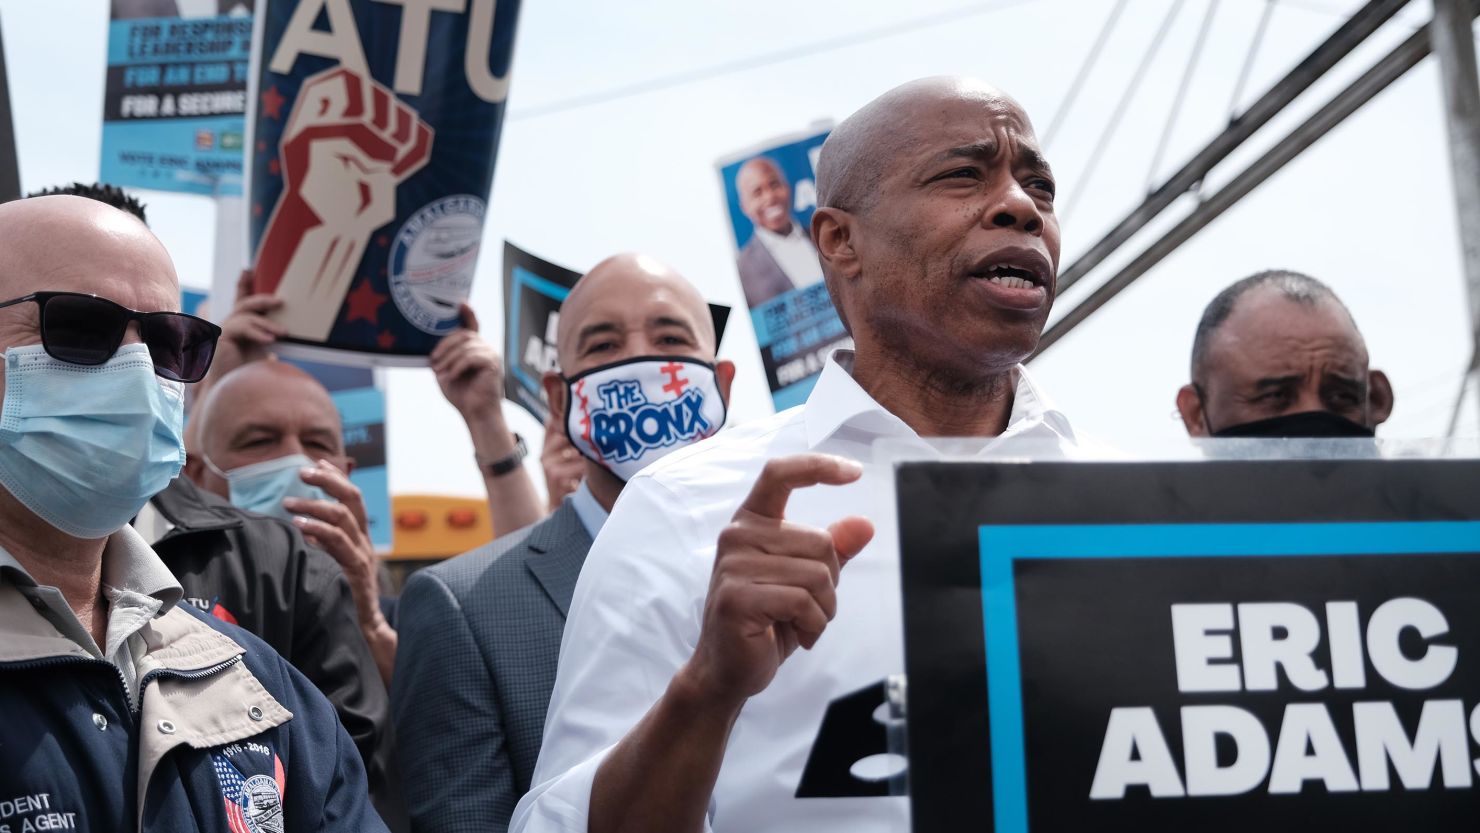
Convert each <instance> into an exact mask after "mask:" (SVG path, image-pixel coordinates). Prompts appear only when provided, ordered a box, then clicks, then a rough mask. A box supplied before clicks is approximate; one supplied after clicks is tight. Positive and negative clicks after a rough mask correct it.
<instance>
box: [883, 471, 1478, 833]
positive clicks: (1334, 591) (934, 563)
mask: <svg viewBox="0 0 1480 833" xmlns="http://www.w3.org/2000/svg"><path fill="white" fill-rule="evenodd" d="M1477 482H1480V460H1458V459H1455V460H1416V459H1395V460H1378V459H1367V460H1322V461H1319V462H1311V461H1294V460H1278V461H1259V462H1255V461H1232V460H1220V461H1206V462H1177V463H1007V462H1003V463H939V462H937V463H905V464H902V465H900V466H899V468H898V470H897V480H896V484H897V494H898V501H899V518H900V543H901V553H902V554H901V562H900V563H901V565H902V570H903V579H904V607H905V656H906V671H907V673H908V677H909V715H908V720H909V731H908V736H909V740H908V743H909V761H910V763H909V767H910V770H909V771H910V775H909V780H910V785H909V788H910V794H911V797H912V807H913V815H914V829H915V831H917V833H936V832H937V831H954V830H990V831H995V833H1030V831H1031V832H1032V833H1039V832H1040V831H1060V830H1197V831H1204V833H1234V832H1235V831H1238V833H1245V831H1251V830H1256V831H1261V833H1301V832H1302V831H1308V830H1342V831H1345V830H1352V831H1356V830H1422V831H1425V833H1458V831H1467V830H1472V829H1474V825H1475V812H1476V810H1477V808H1480V776H1477V774H1476V769H1475V767H1474V763H1473V762H1474V760H1475V759H1476V758H1480V492H1477V491H1476V489H1475V487H1474V484H1475V483H1477Z"/></svg>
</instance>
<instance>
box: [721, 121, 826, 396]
mask: <svg viewBox="0 0 1480 833" xmlns="http://www.w3.org/2000/svg"><path fill="white" fill-rule="evenodd" d="M827 133H828V131H825V130H824V131H821V132H813V133H809V134H806V135H804V136H801V137H785V138H782V139H777V140H774V141H772V142H768V143H766V144H765V145H764V146H763V147H762V148H761V149H760V150H756V151H750V152H746V153H743V154H739V155H737V156H736V157H733V158H731V159H730V160H726V161H721V162H720V163H719V166H718V167H719V174H720V179H721V180H723V182H724V186H725V197H726V204H727V205H728V206H729V212H730V223H731V227H732V229H733V231H734V233H735V246H736V249H737V252H738V253H737V255H736V268H737V270H738V271H739V273H740V285H741V287H742V289H743V290H744V293H745V303H746V306H748V307H749V308H750V317H751V321H752V323H753V324H754V326H755V338H756V343H757V345H758V346H759V347H760V350H761V364H762V366H763V367H764V368H765V371H766V383H767V384H768V385H769V386H770V389H771V399H772V402H773V403H774V404H775V406H776V410H778V411H779V410H783V409H785V408H790V407H791V406H793V405H799V404H801V403H802V402H804V401H806V398H807V394H808V393H810V392H811V390H812V385H813V383H814V382H815V381H816V379H817V374H818V373H819V372H821V370H822V365H823V363H824V362H825V361H826V360H827V357H828V356H829V355H830V354H831V353H832V351H833V350H836V349H838V348H840V347H847V346H848V345H849V344H850V343H851V342H850V340H849V339H848V336H847V333H845V332H844V330H843V322H842V321H841V320H839V318H838V314H837V312H836V311H835V310H834V309H833V305H832V299H831V298H830V297H829V296H828V293H827V286H826V285H824V283H823V281H822V266H821V264H820V263H819V262H818V260H817V250H816V249H815V248H813V246H812V238H811V232H810V228H811V222H812V212H813V211H815V210H816V208H817V187H816V183H815V177H816V173H815V170H816V161H817V154H818V153H819V152H820V151H821V150H822V143H823V142H824V141H825V140H826V139H827Z"/></svg>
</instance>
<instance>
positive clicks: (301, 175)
mask: <svg viewBox="0 0 1480 833" xmlns="http://www.w3.org/2000/svg"><path fill="white" fill-rule="evenodd" d="M518 14H519V3H518V2H517V0H499V2H494V0H470V2H467V3H457V4H451V5H449V4H438V5H436V6H435V7H434V6H430V5H428V4H397V3H382V2H376V1H375V0H340V2H334V3H325V2H323V0H258V8H257V37H258V43H259V44H260V47H259V52H258V53H257V55H256V63H255V65H254V78H253V82H254V85H255V86H254V87H253V90H252V95H251V97H250V98H251V104H252V108H253V113H252V117H251V119H250V122H251V128H252V133H251V140H250V148H251V151H250V153H251V155H250V165H249V170H248V176H247V179H248V183H247V184H248V188H249V192H248V200H247V210H248V212H249V214H248V230H249V235H248V245H249V247H250V251H251V252H252V253H253V258H254V266H255V280H256V285H255V287H254V290H255V291H256V292H259V293H273V294H276V295H277V296H278V297H280V298H282V299H283V300H284V301H285V302H286V303H284V304H283V306H282V308H281V309H280V310H279V311H278V312H276V313H274V314H273V317H274V318H276V319H277V320H278V322H279V323H281V324H283V325H284V326H286V327H287V330H288V337H287V338H286V339H284V341H285V342H286V343H287V344H288V345H299V348H298V350H297V353H298V355H308V354H311V353H313V352H320V351H322V350H323V349H325V348H327V349H329V350H333V351H338V353H339V354H338V355H336V356H334V357H333V358H332V359H331V360H332V361H336V362H340V363H343V362H345V361H358V362H361V363H365V364H424V363H425V361H426V355H427V354H428V353H430V352H431V351H432V349H433V348H434V347H435V346H436V344H437V342H438V341H439V340H440V339H441V338H442V337H443V336H445V335H447V334H448V333H451V332H452V331H453V330H455V329H457V328H458V327H459V326H460V325H461V324H462V320H461V317H460V314H459V306H460V304H461V303H462V302H463V301H465V300H467V298H468V296H469V294H470V293H471V291H472V287H473V276H474V273H475V271H476V269H477V265H478V253H479V248H480V245H481V242H482V239H483V219H484V213H485V208H486V204H487V200H488V197H489V190H490V188H491V186H492V183H493V170H494V162H495V157H496V155H497V150H498V140H499V133H500V131H501V129H502V127H503V121H504V107H505V102H506V100H507V96H508V90H509V63H510V59H511V55H512V52H513V45H514V27H515V23H516V19H517V17H518ZM285 352H289V351H285ZM320 357H323V356H322V355H321V356H320Z"/></svg>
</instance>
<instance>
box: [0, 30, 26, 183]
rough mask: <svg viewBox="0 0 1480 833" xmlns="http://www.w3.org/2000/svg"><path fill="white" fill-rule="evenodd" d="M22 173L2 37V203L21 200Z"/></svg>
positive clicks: (0, 79)
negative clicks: (11, 117) (16, 153)
mask: <svg viewBox="0 0 1480 833" xmlns="http://www.w3.org/2000/svg"><path fill="white" fill-rule="evenodd" d="M20 196H21V171H20V167H19V165H17V164H16V160H15V127H14V123H13V122H11V120H10V84H9V82H8V81H7V80H6V77H5V39H4V38H3V37H0V202H8V201H10V200H14V199H20Z"/></svg>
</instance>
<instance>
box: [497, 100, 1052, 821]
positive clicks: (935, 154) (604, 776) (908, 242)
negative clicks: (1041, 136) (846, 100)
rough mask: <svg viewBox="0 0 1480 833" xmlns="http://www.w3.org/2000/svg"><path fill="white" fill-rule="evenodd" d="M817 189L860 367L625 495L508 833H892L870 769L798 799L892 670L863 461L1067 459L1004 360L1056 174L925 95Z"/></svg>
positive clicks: (830, 143)
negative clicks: (908, 454) (854, 701)
mask: <svg viewBox="0 0 1480 833" xmlns="http://www.w3.org/2000/svg"><path fill="white" fill-rule="evenodd" d="M817 184H818V191H819V208H818V210H817V213H816V215H815V216H814V218H813V221H812V239H813V241H814V243H815V244H816V247H817V250H818V252H819V253H820V255H821V260H822V265H823V268H824V271H825V274H826V280H827V285H828V288H829V291H830V292H831V294H832V296H833V299H834V302H835V303H836V306H837V308H838V312H839V314H840V315H841V317H842V319H843V321H844V323H845V324H846V325H847V326H848V328H849V332H850V333H851V335H852V336H853V339H854V341H855V344H856V349H855V350H854V351H853V352H851V353H847V352H840V353H839V354H837V355H836V356H835V357H834V359H833V360H831V361H829V363H828V364H827V367H826V368H825V370H824V371H823V373H822V375H821V377H820V378H819V380H818V382H817V386H816V388H815V389H814V390H813V392H812V395H811V397H810V398H809V399H808V400H807V403H806V404H805V405H803V406H802V407H799V408H793V409H791V410H788V411H785V412H782V413H780V414H777V415H776V416H774V417H772V418H770V419H766V420H762V421H760V422H757V423H752V424H750V425H747V426H742V427H740V428H736V429H734V430H731V431H728V432H726V433H724V434H721V435H719V436H718V437H715V438H714V439H712V440H709V441H706V442H703V443H699V444H697V445H694V446H691V447H689V448H687V449H684V450H682V451H678V452H675V453H673V454H671V455H669V456H668V457H666V458H664V460H662V461H661V462H660V463H658V464H656V465H654V466H653V467H651V468H649V469H647V470H645V471H644V472H643V473H641V474H639V475H638V476H636V477H634V478H632V480H631V481H630V482H629V483H628V484H627V488H626V489H625V490H624V491H623V493H622V497H621V499H620V500H619V501H618V503H617V505H616V507H615V510H614V512H613V513H612V515H611V517H610V519H609V520H608V521H607V523H606V525H605V526H604V527H603V529H602V532H601V535H600V537H598V538H597V540H596V542H595V545H594V547H593V549H592V550H591V553H590V556H589V558H588V560H587V562H586V566H585V570H584V571H583V572H582V574H581V578H580V581H579V583H578V585H577V588H576V591H575V597H574V600H573V602H572V605H571V611H570V619H569V622H568V624H567V627H566V630H565V638H564V641H563V643H562V646H561V656H560V669H559V674H558V678H557V680H556V684H555V691H554V694H553V698H552V700H551V704H550V713H549V719H548V722H547V724H546V729H545V741H544V748H543V752H542V754H541V758H540V761H539V765H538V767H537V769H536V771H535V777H534V779H533V784H534V786H533V787H532V790H531V792H530V793H529V794H528V795H527V796H526V797H525V798H524V800H523V801H521V802H520V804H519V807H518V809H517V810H516V811H515V815H514V820H513V828H512V829H514V830H516V831H524V833H534V832H535V831H540V832H541V833H543V831H557V830H558V831H582V830H591V831H597V832H598V833H611V832H612V831H642V832H643V833H651V831H682V832H683V833H690V832H691V831H700V830H709V829H713V830H718V831H746V832H747V833H759V832H760V831H797V830H802V831H808V832H809V833H817V832H818V831H840V833H841V831H849V832H850V833H855V832H861V833H869V831H903V830H908V829H909V812H908V803H907V799H906V798H904V797H901V796H891V795H889V794H888V793H889V792H890V790H889V789H887V788H886V786H885V784H883V783H881V782H880V781H878V780H873V779H879V778H882V777H887V775H888V774H889V773H887V772H886V773H880V772H877V771H869V769H868V768H867V767H859V766H851V767H850V766H849V763H848V762H844V763H843V764H841V766H843V767H844V769H845V770H846V771H847V775H846V776H845V777H843V778H841V779H840V778H835V777H829V778H823V779H820V781H822V782H828V783H831V784H832V785H833V786H831V787H828V788H825V789H820V790H819V789H817V788H815V787H807V788H804V782H807V781H810V779H809V778H808V777H807V776H808V772H809V770H812V769H814V768H817V767H834V766H836V765H837V762H836V761H835V760H833V759H835V758H836V757H837V754H838V750H837V749H835V748H827V747H828V744H827V742H825V741H824V740H823V737H824V735H823V734H822V733H821V732H820V728H821V725H822V722H823V718H824V716H825V715H827V714H828V712H829V705H830V704H831V703H834V702H836V701H839V700H842V699H844V698H848V697H850V695H851V696H854V697H856V696H857V694H858V693H859V692H861V691H863V690H866V689H869V688H871V687H874V686H877V685H878V684H880V683H881V682H882V681H883V680H885V679H886V678H888V677H889V676H891V675H894V674H898V673H901V672H902V671H903V668H904V656H903V647H902V641H903V637H902V626H901V615H900V588H899V565H898V550H897V543H896V542H897V534H896V530H895V517H894V516H895V510H894V506H893V496H892V491H893V490H892V488H891V485H890V484H891V480H892V471H891V469H890V466H889V465H888V464H887V462H886V461H877V462H876V461H875V460H874V456H873V454H872V453H871V448H870V446H871V444H872V443H873V442H874V441H875V440H878V439H891V440H898V441H901V442H905V443H912V444H915V445H916V446H918V447H919V448H920V449H921V450H922V451H925V452H927V453H928V452H929V451H930V450H931V444H930V442H929V441H928V440H927V439H925V438H931V437H980V438H981V447H982V451H983V452H984V453H985V452H990V451H992V450H993V449H996V448H1000V447H1001V446H1002V444H1004V443H1005V442H1007V441H1009V439H1017V438H1021V439H1024V440H1032V441H1034V442H1035V445H1038V446H1040V447H1041V446H1043V445H1049V446H1052V447H1054V448H1056V449H1058V450H1060V451H1061V452H1062V453H1063V454H1064V455H1065V456H1074V455H1075V454H1076V453H1077V446H1078V441H1077V440H1076V438H1075V435H1074V432H1073V431H1072V429H1071V428H1070V426H1069V424H1068V421H1067V420H1066V419H1065V418H1064V417H1063V415H1061V414H1060V413H1058V412H1057V411H1055V410H1053V409H1052V408H1051V407H1050V406H1049V405H1048V404H1047V403H1046V402H1045V401H1044V399H1043V398H1042V396H1041V394H1040V393H1039V392H1038V390H1037V388H1036V387H1035V385H1034V384H1033V382H1032V381H1031V379H1030V378H1029V377H1028V375H1027V372H1026V371H1025V370H1024V369H1023V368H1022V366H1021V364H1020V363H1021V362H1022V360H1023V359H1025V358H1026V357H1027V356H1028V355H1030V354H1031V353H1032V351H1033V349H1034V348H1035V346H1036V345H1037V343H1038V338H1039V335H1040V333H1041V332H1042V330H1043V326H1044V324H1045V322H1046V321H1047V318H1048V313H1049V307H1050V305H1051V302H1052V299H1053V289H1054V281H1055V275H1056V271H1057V266H1058V258H1059V226H1058V220H1057V219H1056V218H1055V216H1054V212H1053V193H1054V185H1053V176H1052V174H1051V173H1050V172H1049V169H1048V166H1047V164H1046V162H1045V161H1044V160H1043V157H1042V154H1041V153H1040V151H1039V150H1038V144H1037V140H1036V138H1035V137H1034V134H1033V130H1032V127H1031V125H1030V124H1029V122H1028V118H1027V116H1026V114H1024V112H1023V111H1022V109H1021V108H1020V107H1019V106H1018V104H1017V103H1016V102H1014V101H1013V100H1012V99H1010V98H1008V97H1007V96H1006V95H1004V94H1003V93H1001V92H999V91H997V90H995V89H994V88H992V87H990V86H988V85H987V84H984V83H982V82H979V81H975V80H970V79H958V78H934V79H926V80H922V81H916V82H913V83H910V84H906V85H904V86H902V87H899V88H896V89H894V90H892V91H890V92H888V93H886V94H884V95H883V96H881V97H880V98H878V99H876V100H875V101H873V102H871V103H870V104H868V105H866V106H865V107H864V108H863V109H862V110H860V111H858V112H857V113H855V114H854V115H853V116H851V117H850V118H848V119H847V120H845V121H844V122H843V123H842V124H841V125H839V126H838V128H837V129H836V130H834V131H833V133H832V135H831V136H830V137H829V139H828V140H827V143H826V144H825V145H824V146H823V149H822V154H821V159H820V161H819V165H818V178H817ZM819 484H827V485H825V486H822V487H820V488H807V487H814V486H818V485H819ZM737 507H738V509H737ZM797 648H802V649H804V650H803V651H797V650H796V649H797ZM855 763H856V762H855ZM831 774H832V775H835V774H836V773H831ZM850 778H851V781H852V782H854V783H851V784H850V783H849V779H850ZM840 784H841V785H842V786H839V785H840Z"/></svg>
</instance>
